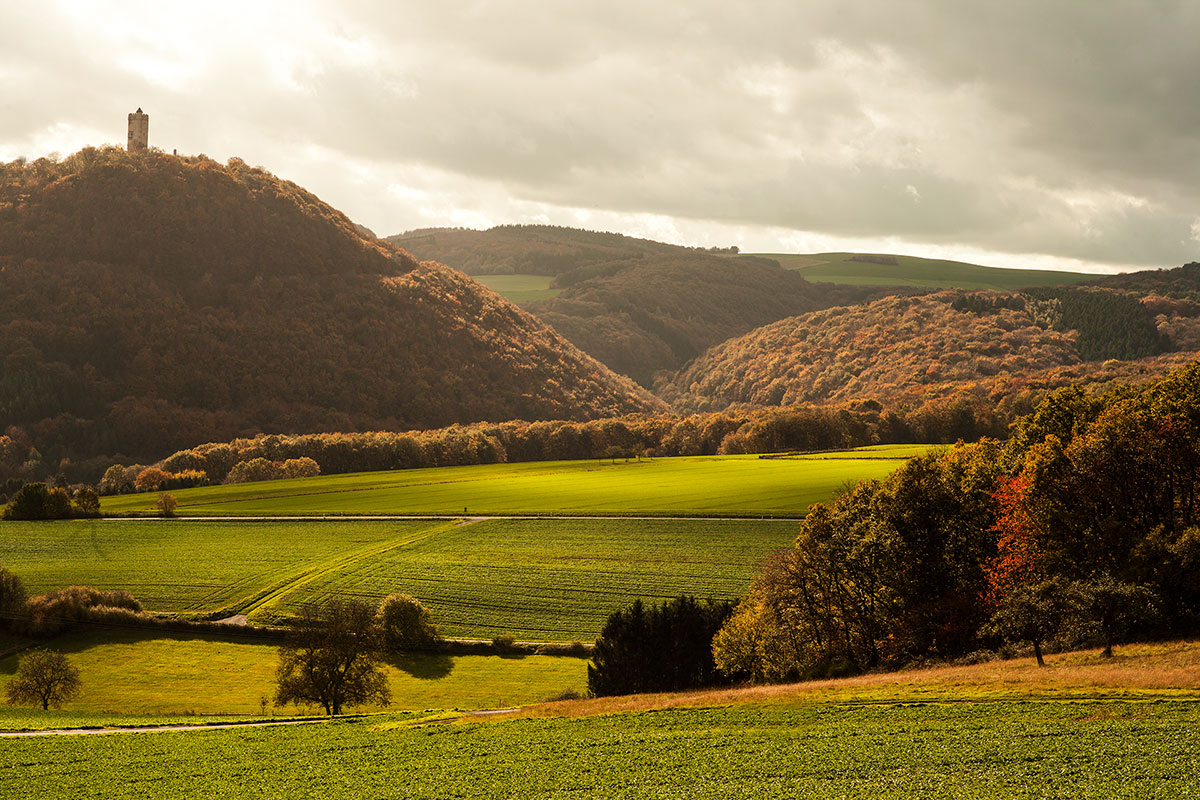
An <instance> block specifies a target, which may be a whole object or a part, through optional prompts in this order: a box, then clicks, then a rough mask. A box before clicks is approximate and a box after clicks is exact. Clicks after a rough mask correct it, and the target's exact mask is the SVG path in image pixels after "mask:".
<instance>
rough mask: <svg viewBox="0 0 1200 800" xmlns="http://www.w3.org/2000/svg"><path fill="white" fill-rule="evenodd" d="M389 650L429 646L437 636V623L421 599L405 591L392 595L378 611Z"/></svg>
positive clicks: (384, 644) (377, 614)
mask: <svg viewBox="0 0 1200 800" xmlns="http://www.w3.org/2000/svg"><path fill="white" fill-rule="evenodd" d="M375 619H376V621H377V622H378V623H379V628H380V631H381V632H382V634H383V646H384V647H385V648H386V649H387V650H393V651H394V650H411V649H414V648H420V647H428V646H429V645H430V644H432V643H433V642H434V641H436V640H437V638H438V629H437V626H436V625H434V624H433V619H432V618H431V617H430V615H429V611H428V610H427V609H426V608H425V607H424V606H423V605H421V601H419V600H417V599H416V598H415V597H410V596H409V595H406V594H389V595H388V596H387V597H385V598H383V602H382V603H380V604H379V610H378V611H376V612H375Z"/></svg>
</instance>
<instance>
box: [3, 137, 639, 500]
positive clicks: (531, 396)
mask: <svg viewBox="0 0 1200 800" xmlns="http://www.w3.org/2000/svg"><path fill="white" fill-rule="evenodd" d="M0 321H2V322H0V353H2V354H3V356H2V357H3V363H2V365H0V367H2V368H0V419H3V420H4V421H5V422H6V423H7V424H8V425H10V426H14V428H13V429H10V431H8V432H7V433H8V435H9V440H10V442H13V443H15V444H16V446H17V449H19V450H21V451H22V452H20V453H17V454H14V455H13V460H14V461H18V460H19V463H18V464H16V466H15V467H14V469H16V470H19V469H20V467H21V465H23V464H25V463H27V462H30V461H31V458H30V451H31V449H33V447H34V446H36V449H37V451H38V458H39V462H38V463H40V465H42V469H43V472H42V473H41V474H40V475H37V476H36V477H39V478H40V477H43V476H44V475H45V474H46V472H50V473H53V472H55V471H57V469H58V467H59V464H60V462H61V461H62V459H63V458H64V457H65V458H69V459H71V460H72V461H73V462H79V461H80V460H81V459H92V458H98V457H100V456H104V457H105V459H106V460H108V461H109V462H111V460H112V457H113V456H116V455H118V454H119V455H122V456H124V457H126V458H128V459H130V460H142V461H144V462H145V461H153V460H157V459H160V458H162V457H163V456H164V455H166V454H167V453H170V452H172V451H174V450H178V449H179V448H181V447H188V446H191V445H194V444H196V443H198V442H203V441H213V440H219V439H230V438H233V437H235V436H238V435H242V434H244V433H253V432H258V431H264V432H280V433H282V432H294V431H333V430H341V431H347V430H358V429H381V428H393V429H405V428H421V427H429V426H441V425H447V424H450V423H453V422H470V421H475V420H501V419H512V418H518V417H524V418H530V419H537V418H547V417H549V418H565V419H589V418H596V417H602V416H611V415H616V414H622V413H628V412H631V411H642V410H651V409H655V408H658V407H659V404H658V403H657V401H655V400H654V399H653V398H652V397H651V396H650V395H649V394H648V393H646V392H644V391H642V390H640V389H638V388H637V387H636V386H634V385H633V383H632V382H630V381H628V380H627V379H625V378H621V377H619V376H617V375H615V374H613V373H612V372H610V371H609V370H608V369H606V368H605V367H603V366H602V365H601V364H599V363H597V362H596V361H594V360H593V359H591V358H589V357H588V356H586V355H584V354H582V353H581V352H579V351H578V350H577V349H575V348H574V347H572V346H571V345H570V344H568V343H567V342H566V341H565V340H563V339H562V338H561V337H560V336H558V335H556V334H555V333H553V332H552V331H551V330H549V329H548V328H547V327H546V326H545V325H544V324H542V323H541V322H539V321H538V320H536V319H534V318H533V317H531V316H529V315H528V314H526V313H524V312H522V311H520V310H519V309H517V308H515V307H514V306H512V305H510V304H509V303H508V302H507V301H505V300H504V299H502V298H501V297H499V296H498V295H496V294H494V293H492V292H491V291H489V290H487V289H486V288H485V287H483V286H481V285H479V284H477V283H475V282H474V281H472V280H470V279H469V278H467V277H466V276H464V275H462V274H461V273H458V272H456V271H454V270H450V269H447V268H445V267H442V266H439V265H437V264H434V263H425V264H418V263H417V261H416V260H415V259H414V258H412V256H410V255H409V254H408V253H406V252H404V251H403V250H400V249H399V248H396V247H394V246H392V245H389V244H387V243H385V242H383V241H381V240H378V239H375V238H374V237H372V236H370V235H369V234H366V233H365V232H363V231H362V229H360V228H358V227H356V226H355V225H354V224H353V223H351V222H350V221H349V220H348V219H347V218H346V217H345V216H344V215H342V214H341V213H340V212H337V211H335V210H334V209H332V208H330V207H329V206H327V205H325V204H324V203H322V202H321V201H320V200H318V199H317V198H315V197H314V196H312V195H311V194H310V193H308V192H306V191H304V190H303V189H301V188H300V187H298V186H296V185H295V184H292V183H290V182H287V181H283V180H280V179H278V178H276V177H274V176H273V175H271V174H270V173H268V172H265V171H264V170H261V169H257V168H252V167H249V166H247V165H246V164H244V163H243V162H241V161H238V160H237V159H234V160H231V161H230V162H229V163H228V164H224V165H223V164H218V163H216V162H214V161H212V160H211V159H208V158H205V157H203V156H200V157H174V156H167V155H164V154H161V153H156V152H154V151H147V152H144V153H139V154H129V153H126V152H124V151H123V150H119V149H116V148H105V149H94V148H88V149H85V150H83V151H80V152H79V153H77V154H75V155H73V156H71V157H69V158H66V159H64V160H62V161H61V162H54V161H49V160H46V159H39V160H38V161H35V162H29V163H26V162H22V161H18V162H12V163H9V164H3V165H0ZM4 446H5V447H8V445H7V444H5V445H4ZM0 455H2V454H0ZM102 468H103V467H99V469H102ZM91 471H93V472H98V469H96V468H95V467H93V468H91ZM22 474H23V473H22Z"/></svg>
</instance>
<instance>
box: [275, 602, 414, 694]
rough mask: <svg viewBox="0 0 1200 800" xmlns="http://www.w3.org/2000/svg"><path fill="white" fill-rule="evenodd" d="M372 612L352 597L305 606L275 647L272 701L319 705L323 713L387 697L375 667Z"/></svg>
mask: <svg viewBox="0 0 1200 800" xmlns="http://www.w3.org/2000/svg"><path fill="white" fill-rule="evenodd" d="M381 639H382V637H381V636H380V632H379V626H378V625H376V623H375V610H374V609H372V608H371V607H370V606H368V605H367V604H365V603H360V602H358V601H355V600H341V599H339V598H333V599H331V600H329V601H327V602H326V603H325V604H324V605H322V606H306V607H305V608H304V611H303V612H302V613H301V615H300V619H299V621H298V622H297V624H296V627H295V629H294V630H293V631H292V634H291V636H290V637H289V641H288V643H287V644H286V645H285V646H283V647H281V648H280V649H279V667H278V669H276V671H275V679H276V681H277V682H278V684H279V686H278V688H277V689H276V691H275V702H276V704H278V705H283V704H284V703H289V702H290V703H296V704H297V705H299V704H301V703H303V704H311V705H320V706H322V707H323V708H324V709H325V713H326V714H330V715H333V714H340V713H342V708H343V707H345V706H358V705H363V704H365V703H369V702H372V701H374V702H376V703H378V704H379V705H381V706H386V705H388V703H389V702H390V701H391V691H390V690H389V689H388V685H387V678H386V676H385V675H384V674H383V671H382V669H380V664H379V655H380V649H381Z"/></svg>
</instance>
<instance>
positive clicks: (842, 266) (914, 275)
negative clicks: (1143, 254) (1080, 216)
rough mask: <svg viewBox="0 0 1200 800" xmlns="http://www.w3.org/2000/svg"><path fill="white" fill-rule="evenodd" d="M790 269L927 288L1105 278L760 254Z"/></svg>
mask: <svg viewBox="0 0 1200 800" xmlns="http://www.w3.org/2000/svg"><path fill="white" fill-rule="evenodd" d="M756 255H761V256H763V257H764V258H772V259H774V260H776V261H778V262H779V264H780V265H781V266H782V267H784V268H785V269H794V270H797V271H798V272H799V273H800V274H801V275H803V276H804V278H805V279H806V280H810V281H824V282H827V283H847V284H852V285H867V286H917V287H921V288H926V289H997V290H1011V289H1022V288H1025V287H1029V286H1062V285H1065V284H1072V283H1080V282H1081V281H1087V280H1094V279H1095V278H1097V277H1099V276H1097V275H1091V274H1087V273H1082V272H1058V271H1051V270H1040V269H1005V268H1002V267H983V266H980V265H978V264H967V263H964V262H961V261H944V260H941V259H936V258H921V257H919V256H890V257H891V258H894V259H896V264H875V263H871V262H867V261H851V260H850V259H852V258H853V257H854V256H855V255H858V254H856V253H815V254H812V255H793V254H790V253H758V254H756Z"/></svg>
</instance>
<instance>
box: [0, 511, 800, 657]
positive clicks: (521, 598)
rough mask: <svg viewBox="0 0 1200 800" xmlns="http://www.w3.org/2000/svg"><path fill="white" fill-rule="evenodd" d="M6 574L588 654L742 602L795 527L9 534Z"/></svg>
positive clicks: (264, 614)
mask: <svg viewBox="0 0 1200 800" xmlns="http://www.w3.org/2000/svg"><path fill="white" fill-rule="evenodd" d="M0 531H3V532H4V534H5V535H4V538H3V539H0V563H2V564H4V566H5V567H6V568H8V569H10V570H12V571H13V572H14V573H16V574H17V575H18V576H19V577H20V578H21V579H22V580H23V581H24V582H25V584H26V586H27V587H28V589H29V590H30V591H31V592H34V593H41V592H46V591H50V590H53V589H59V588H62V587H64V586H70V585H74V584H82V585H88V586H95V587H97V588H101V589H128V590H129V591H130V592H132V593H133V595H134V596H135V597H137V598H138V599H139V600H140V601H141V602H142V603H143V604H144V605H145V607H146V608H147V609H149V610H150V611H153V612H167V613H173V614H180V613H182V614H188V615H192V616H204V617H217V618H220V617H226V616H232V615H233V614H248V615H249V617H250V620H251V622H256V623H270V622H277V621H279V620H280V619H283V618H287V617H288V616H290V615H291V614H292V613H294V612H295V611H296V609H297V607H298V606H299V605H300V604H302V603H309V602H320V601H322V600H323V599H325V598H327V597H329V596H331V595H335V594H336V595H342V596H353V597H358V598H361V599H364V600H367V601H369V602H372V603H377V602H379V600H380V599H382V598H383V597H384V596H386V595H388V594H390V593H392V592H404V593H406V594H411V595H413V596H415V597H417V598H419V599H420V600H421V601H422V603H424V604H425V605H426V606H427V607H428V608H429V609H430V610H431V612H432V613H433V616H434V619H435V621H436V622H437V623H438V624H439V625H440V626H441V628H442V630H443V633H445V634H446V635H449V636H462V637H480V638H489V639H490V638H491V637H492V636H495V635H498V634H510V635H513V636H516V637H518V638H520V639H523V640H531V641H572V640H575V639H579V640H583V641H590V640H592V639H595V637H596V636H597V635H598V634H599V632H600V628H601V627H602V626H603V624H604V620H605V619H606V618H607V617H608V615H609V614H610V613H612V612H613V611H615V610H616V609H618V608H621V607H623V606H625V605H628V604H629V603H632V602H633V600H634V599H635V598H638V597H641V598H643V599H645V600H648V601H653V602H658V601H661V600H663V599H666V598H669V597H675V596H678V595H680V594H692V595H696V596H698V597H702V598H705V597H711V598H714V599H733V598H736V597H738V596H740V595H741V594H742V593H743V592H744V591H745V589H746V586H747V585H748V584H749V581H750V577H751V574H752V573H753V570H754V568H755V566H756V565H757V564H758V563H759V562H760V561H761V560H762V559H763V558H764V557H765V556H766V555H767V554H768V553H769V552H770V551H771V550H772V549H773V548H776V547H786V546H788V545H789V544H790V543H791V541H792V538H793V537H794V536H795V534H796V523H795V522H792V521H788V520H696V519H688V520H663V519H653V520H631V519H602V520H597V519H562V520H548V519H526V520H503V519H497V520H480V521H476V522H471V523H469V524H461V523H460V522H459V521H455V520H370V519H368V520H327V521H326V520H321V521H315V520H280V521H264V520H158V519H138V520H127V519H116V520H90V521H82V522H26V523H18V522H8V523H3V526H2V527H0Z"/></svg>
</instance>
